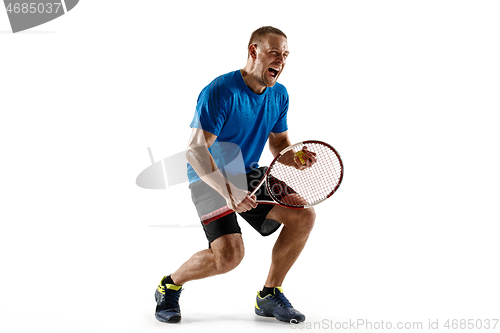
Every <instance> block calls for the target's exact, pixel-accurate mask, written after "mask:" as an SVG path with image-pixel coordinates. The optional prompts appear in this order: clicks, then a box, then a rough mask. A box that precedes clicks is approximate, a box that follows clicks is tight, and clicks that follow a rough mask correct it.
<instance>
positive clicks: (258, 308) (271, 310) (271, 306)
mask: <svg viewBox="0 0 500 333" xmlns="http://www.w3.org/2000/svg"><path fill="white" fill-rule="evenodd" d="M255 313H256V314H257V315H259V316H263V317H274V318H276V319H278V320H281V321H286V322H288V323H292V324H297V323H300V322H303V321H304V320H306V317H305V316H304V315H303V314H302V313H300V312H299V311H297V310H295V309H294V308H293V306H292V304H290V302H289V301H288V299H287V298H286V297H285V295H284V294H283V288H281V287H275V288H274V289H273V294H272V295H267V296H266V297H260V292H257V300H256V301H255Z"/></svg>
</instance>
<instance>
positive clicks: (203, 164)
mask: <svg viewBox="0 0 500 333" xmlns="http://www.w3.org/2000/svg"><path fill="white" fill-rule="evenodd" d="M288 54H289V51H288V43H287V37H286V35H285V34H284V33H283V32H282V31H281V30H279V29H276V28H273V27H262V28H259V29H257V30H256V31H254V32H253V33H252V36H251V38H250V42H249V45H248V59H247V64H246V66H245V67H244V68H243V69H241V70H238V71H235V72H231V73H228V74H225V75H222V76H220V77H218V78H217V79H215V80H214V81H213V82H212V83H211V84H210V85H208V86H207V87H206V88H205V89H204V90H203V91H202V92H201V94H200V96H199V98H198V104H197V109H196V114H195V117H194V120H193V122H192V123H191V127H192V128H193V131H192V135H191V138H190V140H189V145H188V152H187V155H186V156H187V158H188V161H189V165H188V176H189V178H190V189H191V191H192V197H193V202H194V203H195V206H196V208H197V210H198V214H199V215H200V216H202V215H203V214H206V213H208V212H210V211H213V210H215V209H217V208H220V207H222V206H223V205H226V204H227V205H228V206H229V207H230V208H231V209H233V210H234V211H235V212H236V213H238V214H239V215H240V216H241V217H243V218H244V219H245V220H246V221H247V222H248V223H249V224H250V225H251V226H252V227H253V228H254V229H256V230H257V231H258V232H259V233H261V234H262V235H263V236H267V235H269V234H272V233H273V232H275V231H276V230H277V229H278V228H279V227H280V225H283V228H282V230H281V232H280V235H279V237H278V239H277V241H276V243H275V245H274V248H273V251H272V263H271V267H270V269H269V274H268V276H267V279H266V281H265V283H264V288H263V290H262V291H260V292H258V293H257V297H256V303H255V313H256V314H257V315H260V316H267V317H272V316H274V317H275V318H276V319H278V320H281V321H286V322H292V323H298V322H302V321H304V320H305V316H304V315H303V314H302V313H300V312H299V311H297V310H296V309H294V308H293V307H292V305H291V304H290V302H289V301H288V300H287V299H286V297H285V296H284V294H283V289H282V287H281V285H282V283H283V281H284V279H285V276H286V274H287V272H288V271H289V269H290V268H291V267H292V265H293V264H294V262H295V261H296V259H297V258H298V256H299V254H300V253H301V251H302V249H303V248H304V245H305V243H306V241H307V239H308V237H309V234H310V232H311V230H312V228H313V225H314V220H315V212H314V210H313V209H312V208H308V209H300V210H292V209H289V208H285V207H281V206H273V205H257V202H256V200H257V199H265V198H267V200H269V194H268V193H267V191H264V190H263V191H259V192H260V193H256V195H252V196H250V194H249V192H248V191H247V189H241V188H239V187H238V186H235V184H233V183H231V182H230V181H229V180H228V177H226V176H225V174H226V175H227V173H225V172H223V171H222V172H221V170H222V169H223V167H224V166H223V165H221V163H222V162H221V161H222V160H224V156H227V153H224V152H220V150H221V149H220V146H221V145H222V144H221V143H223V142H229V143H232V144H235V145H237V146H238V147H239V148H240V149H241V154H242V156H243V160H244V164H245V172H246V178H247V181H248V184H249V186H250V187H252V184H251V183H252V180H254V179H260V178H261V177H262V176H263V174H264V171H265V168H257V163H256V162H257V161H258V159H259V157H260V155H261V153H262V151H263V149H264V146H265V144H266V141H267V140H269V148H270V150H271V152H272V154H273V155H274V156H276V155H278V154H279V152H280V151H281V150H283V149H284V148H286V147H288V146H290V145H291V142H290V140H289V137H288V132H287V130H288V128H287V122H286V115H287V111H288V93H287V91H286V89H285V87H284V86H283V85H281V84H279V83H277V82H276V81H277V79H278V77H279V76H280V74H281V72H282V71H283V69H284V67H285V64H286V60H287V57H288ZM216 146H217V148H216ZM216 151H217V152H216ZM305 153H306V154H308V152H305ZM313 163H314V156H311V155H310V154H308V160H307V162H306V165H303V163H301V161H299V160H298V159H297V158H294V159H290V161H289V164H290V165H291V166H293V167H296V168H298V169H303V168H307V167H309V166H310V165H312V164H313ZM253 183H254V184H253V186H255V182H253ZM245 185H246V184H245ZM236 213H231V214H229V215H227V216H224V217H222V218H220V219H218V220H216V221H213V222H211V223H210V224H208V225H206V226H204V231H205V234H206V236H207V239H208V241H209V248H208V249H205V250H202V251H200V252H198V253H196V254H194V255H193V256H192V257H191V258H190V259H189V260H188V261H186V262H185V263H184V264H183V265H181V267H180V268H179V269H177V270H176V271H175V272H174V273H172V274H171V275H169V276H165V277H164V278H163V279H162V280H161V282H160V284H159V286H158V288H157V290H156V292H155V296H156V301H157V306H156V312H155V316H156V318H157V319H158V320H159V321H162V322H169V323H173V322H179V321H180V320H181V314H180V308H179V303H178V301H179V296H180V293H181V290H182V287H181V286H182V285H184V284H185V283H186V282H188V281H192V280H196V279H202V278H206V277H209V276H213V275H217V274H223V273H227V272H229V271H231V270H232V269H234V268H235V267H236V266H238V264H239V263H240V262H241V260H242V259H243V255H244V246H243V239H242V235H241V229H240V227H239V226H238V222H237V219H236Z"/></svg>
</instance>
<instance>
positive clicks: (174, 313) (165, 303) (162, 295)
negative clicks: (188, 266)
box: [155, 276, 182, 323]
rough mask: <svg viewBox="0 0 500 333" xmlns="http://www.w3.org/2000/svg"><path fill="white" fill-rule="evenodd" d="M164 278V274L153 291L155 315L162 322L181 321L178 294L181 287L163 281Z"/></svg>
mask: <svg viewBox="0 0 500 333" xmlns="http://www.w3.org/2000/svg"><path fill="white" fill-rule="evenodd" d="M165 278H166V276H164V277H163V279H161V282H160V284H159V285H158V288H156V291H155V300H156V311H155V317H156V319H158V320H159V321H161V322H164V323H178V322H180V321H181V308H180V307H179V296H180V295H181V291H182V287H181V286H177V285H175V284H168V283H165Z"/></svg>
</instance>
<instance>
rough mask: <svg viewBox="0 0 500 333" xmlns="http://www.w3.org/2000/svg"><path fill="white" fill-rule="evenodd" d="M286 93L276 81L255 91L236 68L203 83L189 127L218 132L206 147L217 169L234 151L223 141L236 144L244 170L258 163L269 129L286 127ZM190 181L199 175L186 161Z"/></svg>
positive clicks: (279, 131)
mask: <svg viewBox="0 0 500 333" xmlns="http://www.w3.org/2000/svg"><path fill="white" fill-rule="evenodd" d="M287 111H288V93H287V91H286V88H285V87H284V86H283V85H282V84H279V83H276V84H275V85H274V86H273V87H267V88H266V90H265V91H264V93H262V94H261V95H258V94H256V93H254V92H252V91H251V90H250V88H248V87H247V85H246V84H245V81H244V80H243V76H242V75H241V72H240V71H239V70H237V71H234V72H230V73H227V74H224V75H221V76H219V77H218V78H216V79H215V80H213V81H212V82H211V83H210V84H209V85H208V86H206V87H205V88H204V89H203V90H202V91H201V93H200V95H199V97H198V102H197V106H196V112H195V115H194V118H193V121H192V122H191V125H190V126H191V127H192V128H201V129H203V130H205V131H207V132H210V133H212V134H214V135H216V136H217V139H216V140H215V142H214V144H213V145H212V146H211V147H210V148H209V151H210V153H211V154H212V156H213V158H214V160H215V163H216V164H217V166H218V168H219V169H224V164H225V163H229V161H231V160H232V158H233V157H234V156H232V157H231V156H227V155H235V154H236V153H237V152H235V151H234V149H229V150H227V149H226V151H225V150H224V149H221V147H225V145H224V144H223V143H225V142H230V143H232V144H235V145H237V146H239V148H240V149H241V154H242V156H243V161H244V165H245V172H249V171H250V170H252V169H253V168H256V167H258V161H259V158H260V156H261V154H262V151H263V150H264V147H265V145H266V142H267V139H268V138H269V135H270V134H271V132H273V133H282V132H284V131H286V130H287V129H288V127H287V122H286V115H287ZM235 145H232V146H235ZM188 178H189V183H194V182H196V181H198V180H200V178H199V177H198V175H197V174H196V172H195V171H194V169H193V167H192V166H191V165H190V164H188Z"/></svg>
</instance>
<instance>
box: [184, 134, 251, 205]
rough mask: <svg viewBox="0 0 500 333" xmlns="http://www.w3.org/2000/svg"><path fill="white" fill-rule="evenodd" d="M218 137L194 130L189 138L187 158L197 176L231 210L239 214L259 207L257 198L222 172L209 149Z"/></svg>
mask: <svg viewBox="0 0 500 333" xmlns="http://www.w3.org/2000/svg"><path fill="white" fill-rule="evenodd" d="M215 139H217V136H216V135H214V134H212V133H210V132H207V131H205V130H202V129H198V128H193V131H192V133H191V137H190V138H189V143H188V148H187V151H186V158H187V160H188V162H189V164H191V166H192V167H193V169H194V171H196V174H197V175H198V176H199V177H200V178H201V179H202V181H204V182H205V183H206V184H208V185H209V186H210V187H212V188H213V189H214V190H216V191H217V192H218V193H219V194H220V195H222V196H223V197H224V199H226V202H227V205H228V206H229V208H231V209H232V210H234V211H235V212H237V213H241V212H246V211H247V210H250V209H252V208H255V207H257V203H256V198H255V196H252V197H250V196H248V192H247V191H244V190H240V189H238V188H237V187H235V186H234V185H233V184H231V183H230V182H229V181H228V180H227V179H226V177H224V175H223V174H222V173H221V172H220V170H219V169H218V168H217V165H216V164H215V161H214V159H213V157H212V155H211V154H210V151H209V150H208V148H209V147H210V146H211V145H212V144H213V143H214V142H215Z"/></svg>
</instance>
